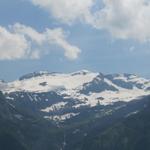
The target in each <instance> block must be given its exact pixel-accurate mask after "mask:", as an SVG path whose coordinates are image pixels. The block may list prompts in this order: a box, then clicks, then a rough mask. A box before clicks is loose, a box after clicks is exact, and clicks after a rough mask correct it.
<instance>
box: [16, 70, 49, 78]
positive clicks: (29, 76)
mask: <svg viewBox="0 0 150 150" xmlns="http://www.w3.org/2000/svg"><path fill="white" fill-rule="evenodd" d="M43 75H49V73H48V72H47V71H38V72H33V73H29V74H26V75H24V76H22V77H20V78H19V80H25V79H30V78H33V77H40V76H43Z"/></svg>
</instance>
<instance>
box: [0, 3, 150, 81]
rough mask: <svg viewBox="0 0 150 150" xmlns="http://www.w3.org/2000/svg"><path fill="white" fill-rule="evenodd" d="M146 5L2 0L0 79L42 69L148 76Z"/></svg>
mask: <svg viewBox="0 0 150 150" xmlns="http://www.w3.org/2000/svg"><path fill="white" fill-rule="evenodd" d="M149 27H150V2H149V1H148V0H0V79H4V80H13V79H16V78H18V77H19V76H21V75H23V74H26V73H29V72H34V71H40V70H48V71H50V72H55V71H56V72H72V71H77V70H81V69H87V70H91V71H96V72H103V73H123V72H126V73H136V74H139V75H142V76H145V77H150V69H149V68H150V29H149Z"/></svg>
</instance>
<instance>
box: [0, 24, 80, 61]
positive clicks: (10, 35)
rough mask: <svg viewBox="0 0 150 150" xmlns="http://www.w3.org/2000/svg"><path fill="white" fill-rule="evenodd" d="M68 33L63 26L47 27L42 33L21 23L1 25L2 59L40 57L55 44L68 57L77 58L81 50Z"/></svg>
mask: <svg viewBox="0 0 150 150" xmlns="http://www.w3.org/2000/svg"><path fill="white" fill-rule="evenodd" d="M66 35H67V34H66V33H65V32H64V31H63V30H62V29H61V28H56V29H46V30H45V31H44V32H41V33H40V32H38V31H36V30H35V29H33V28H31V27H28V26H25V25H22V24H19V23H17V24H15V25H13V26H9V28H4V27H1V26H0V60H6V59H7V60H13V59H24V58H30V59H38V58H40V57H41V56H42V55H44V54H47V53H49V51H50V46H51V45H53V44H55V45H57V46H59V47H60V48H61V49H62V50H64V55H65V56H66V57H67V58H68V59H70V60H74V59H77V58H78V55H79V54H80V52H81V50H80V49H79V48H78V47H76V46H74V45H71V44H70V43H69V42H67V40H66V38H67V37H66Z"/></svg>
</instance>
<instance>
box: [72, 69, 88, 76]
mask: <svg viewBox="0 0 150 150" xmlns="http://www.w3.org/2000/svg"><path fill="white" fill-rule="evenodd" d="M88 73H91V72H90V71H89V70H80V71H76V72H73V73H71V75H72V76H75V75H86V74H88Z"/></svg>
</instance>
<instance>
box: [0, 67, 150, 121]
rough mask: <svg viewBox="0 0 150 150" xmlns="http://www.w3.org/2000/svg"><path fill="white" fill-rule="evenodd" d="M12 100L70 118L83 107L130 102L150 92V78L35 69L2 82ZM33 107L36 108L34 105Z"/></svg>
mask: <svg viewBox="0 0 150 150" xmlns="http://www.w3.org/2000/svg"><path fill="white" fill-rule="evenodd" d="M0 89H1V90H2V91H3V93H5V95H6V96H7V99H8V100H9V102H10V103H11V104H12V105H14V106H16V107H25V108H26V109H29V110H30V111H34V109H35V110H38V111H39V112H40V114H42V115H43V116H44V118H50V119H61V120H63V119H67V118H70V117H73V116H77V115H79V113H80V109H82V108H85V107H88V108H91V107H95V106H97V105H101V106H107V105H113V104H115V103H117V102H130V101H132V100H135V99H138V98H140V97H141V96H145V95H149V94H150V81H149V80H147V79H144V78H141V77H139V76H137V75H134V74H107V75H105V74H102V73H94V72H90V71H87V70H81V71H78V72H73V73H68V74H64V73H55V72H54V73H48V72H45V71H41V72H34V73H30V74H27V75H24V76H22V77H20V79H18V80H16V81H13V82H8V83H5V82H0ZM31 107H32V109H31Z"/></svg>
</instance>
